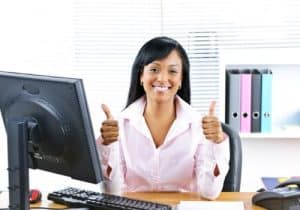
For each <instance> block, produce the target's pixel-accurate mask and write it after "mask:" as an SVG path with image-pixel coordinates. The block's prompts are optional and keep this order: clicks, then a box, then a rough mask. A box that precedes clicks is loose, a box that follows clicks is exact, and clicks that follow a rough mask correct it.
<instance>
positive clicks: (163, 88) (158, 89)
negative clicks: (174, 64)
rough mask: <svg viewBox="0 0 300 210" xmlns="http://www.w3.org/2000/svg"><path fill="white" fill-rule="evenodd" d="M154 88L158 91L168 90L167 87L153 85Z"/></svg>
mask: <svg viewBox="0 0 300 210" xmlns="http://www.w3.org/2000/svg"><path fill="white" fill-rule="evenodd" d="M154 89H155V90H156V91H158V92H165V91H167V90H168V87H160V86H155V87H154Z"/></svg>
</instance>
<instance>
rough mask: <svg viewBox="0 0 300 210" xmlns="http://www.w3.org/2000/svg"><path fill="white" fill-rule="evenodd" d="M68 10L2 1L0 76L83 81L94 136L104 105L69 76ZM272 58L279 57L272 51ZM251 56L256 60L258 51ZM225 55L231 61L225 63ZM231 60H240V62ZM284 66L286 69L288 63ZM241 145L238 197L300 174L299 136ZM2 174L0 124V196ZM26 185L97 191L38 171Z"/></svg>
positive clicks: (57, 3) (65, 4) (61, 4)
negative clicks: (267, 181)
mask: <svg viewBox="0 0 300 210" xmlns="http://www.w3.org/2000/svg"><path fill="white" fill-rule="evenodd" d="M16 4H17V5H18V6H16ZM71 6H72V1H61V0H52V1H40V0H28V1H1V3H0V28H1V33H0V46H1V47H0V70H9V71H21V72H31V73H39V74H51V75H61V76H72V77H81V78H84V80H85V84H86V92H87V97H88V101H89V105H90V111H91V116H92V120H93V125H94V129H95V134H96V135H97V133H98V131H97V130H98V129H97V128H98V126H99V125H100V122H101V120H102V119H103V114H102V113H101V110H100V106H99V104H101V102H102V100H104V99H102V98H101V96H100V94H99V93H97V92H96V91H94V87H93V86H95V85H99V83H95V82H94V80H93V78H92V77H90V76H87V75H82V74H81V75H79V74H78V73H77V72H76V71H73V70H72V68H73V66H72V55H73V49H72V43H71V37H72V36H73V28H72V24H71V22H72V14H71V10H70V8H71ZM28 14H30V15H28ZM51 14H55V15H51ZM272 52H278V51H276V50H274V49H273V51H272ZM253 53H254V54H255V53H257V51H255V52H253ZM271 54H273V53H271ZM271 54H262V55H258V56H257V57H259V58H261V60H260V62H258V61H257V62H258V63H262V62H265V60H264V61H263V60H262V59H263V58H264V59H269V58H270V55H271ZM275 54H276V53H275ZM225 55H227V57H225V58H224V59H225V61H224V63H228V64H236V63H238V62H237V61H243V62H242V63H251V62H252V61H251V60H249V59H248V58H249V55H248V54H243V53H241V54H239V53H238V54H236V53H234V52H231V54H230V52H226V53H225ZM228 55H229V56H228ZM230 55H232V56H231V57H230ZM236 55H239V57H237V56H236ZM281 55H283V57H282V58H285V59H288V58H289V56H286V55H287V53H282V54H281ZM294 55H299V53H298V52H295V53H294ZM247 59H248V60H247ZM284 63H290V61H286V62H284ZM299 74H300V73H299ZM299 74H298V77H299ZM0 91H5V90H0ZM295 100H297V99H295ZM116 103H118V102H116ZM279 106H282V107H283V108H284V107H285V106H286V105H285V104H284V101H282V104H280V105H279ZM242 145H243V152H244V154H243V171H242V186H241V190H242V191H255V190H257V189H258V188H260V187H262V184H261V181H260V178H261V176H296V175H300V172H299V170H300V168H299V167H298V163H299V159H300V155H298V154H299V152H298V148H300V135H299V138H297V137H295V138H282V139H280V138H278V137H276V136H274V137H273V138H272V137H271V138H270V137H266V138H264V137H259V138H256V137H249V138H245V139H243V141H242ZM6 168H7V152H6V135H5V132H4V128H3V123H2V120H1V121H0V190H6V188H7V186H8V181H7V170H6ZM30 184H31V187H32V188H34V187H36V188H39V189H43V190H55V189H58V188H62V187H65V186H69V185H76V186H82V187H85V188H86V187H87V188H93V189H97V188H98V186H97V185H90V184H86V183H82V182H77V181H74V180H71V179H70V178H68V177H62V176H59V175H55V174H51V173H48V172H43V171H39V170H30Z"/></svg>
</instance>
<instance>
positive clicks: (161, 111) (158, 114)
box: [144, 101, 176, 119]
mask: <svg viewBox="0 0 300 210" xmlns="http://www.w3.org/2000/svg"><path fill="white" fill-rule="evenodd" d="M144 116H145V117H151V118H155V119H158V118H159V119H163V118H170V117H171V118H174V119H175V116H176V106H175V101H172V102H166V103H155V102H154V103H151V102H147V103H146V107H145V111H144Z"/></svg>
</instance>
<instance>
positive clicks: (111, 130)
mask: <svg viewBox="0 0 300 210" xmlns="http://www.w3.org/2000/svg"><path fill="white" fill-rule="evenodd" d="M101 107H102V110H103V112H104V113H105V115H106V120H104V121H103V122H102V126H101V128H100V133H101V137H102V139H103V142H102V144H103V145H109V144H111V143H113V142H115V141H117V140H118V136H119V125H118V121H117V120H114V118H113V116H112V114H111V112H110V110H109V108H108V106H106V105H105V104H102V105H101Z"/></svg>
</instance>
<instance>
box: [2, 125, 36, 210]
mask: <svg viewBox="0 0 300 210" xmlns="http://www.w3.org/2000/svg"><path fill="white" fill-rule="evenodd" d="M30 121H31V120H11V121H10V122H8V124H7V125H8V126H7V128H6V129H7V141H8V142H7V150H8V169H7V170H8V181H9V186H8V190H9V206H8V208H9V210H29V169H28V157H29V155H28V140H29V138H30V137H29V136H30V133H31V132H32V128H34V127H36V125H37V124H35V125H34V123H33V122H30Z"/></svg>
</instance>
